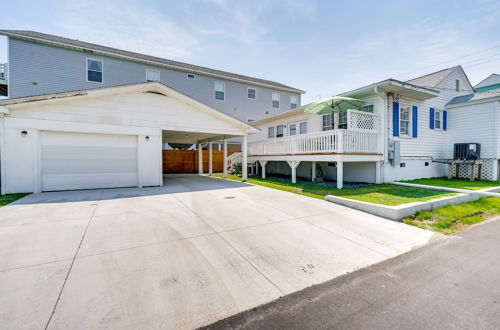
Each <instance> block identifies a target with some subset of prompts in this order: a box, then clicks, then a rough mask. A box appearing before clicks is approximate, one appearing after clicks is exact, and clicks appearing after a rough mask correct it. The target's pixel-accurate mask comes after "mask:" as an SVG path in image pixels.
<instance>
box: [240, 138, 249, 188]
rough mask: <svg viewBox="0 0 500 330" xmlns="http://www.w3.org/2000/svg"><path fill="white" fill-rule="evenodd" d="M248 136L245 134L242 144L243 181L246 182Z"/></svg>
mask: <svg viewBox="0 0 500 330" xmlns="http://www.w3.org/2000/svg"><path fill="white" fill-rule="evenodd" d="M247 159H248V138H247V136H246V135H245V136H243V141H242V144H241V181H243V182H245V181H247V178H248V163H247Z"/></svg>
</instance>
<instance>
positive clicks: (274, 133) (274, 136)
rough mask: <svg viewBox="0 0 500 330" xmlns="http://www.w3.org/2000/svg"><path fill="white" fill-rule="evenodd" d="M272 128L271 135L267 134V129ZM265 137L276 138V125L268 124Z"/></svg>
mask: <svg viewBox="0 0 500 330" xmlns="http://www.w3.org/2000/svg"><path fill="white" fill-rule="evenodd" d="M271 128H272V129H273V136H269V129H271ZM267 138H268V139H275V138H276V126H269V127H268V128H267Z"/></svg>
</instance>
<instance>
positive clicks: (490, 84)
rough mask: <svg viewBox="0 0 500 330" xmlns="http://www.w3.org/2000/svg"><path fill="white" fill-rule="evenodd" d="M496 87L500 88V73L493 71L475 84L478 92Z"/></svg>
mask: <svg viewBox="0 0 500 330" xmlns="http://www.w3.org/2000/svg"><path fill="white" fill-rule="evenodd" d="M494 89H500V74H496V73H493V74H491V75H490V76H489V77H488V78H486V79H484V80H483V81H481V82H480V83H479V84H477V85H476V86H474V90H475V91H476V92H486V91H490V90H494Z"/></svg>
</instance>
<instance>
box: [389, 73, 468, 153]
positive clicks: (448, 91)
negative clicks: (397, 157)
mask: <svg viewBox="0 0 500 330" xmlns="http://www.w3.org/2000/svg"><path fill="white" fill-rule="evenodd" d="M455 79H459V80H460V86H461V89H466V88H467V83H466V78H465V76H464V75H463V74H462V72H460V70H455V71H454V72H452V73H451V74H450V75H449V76H448V77H447V78H446V79H444V80H443V81H442V82H441V83H440V84H439V85H437V86H436V87H435V89H436V90H438V91H439V92H440V93H439V96H437V97H434V98H431V99H428V100H426V101H423V102H422V101H415V100H411V99H406V98H402V99H400V100H399V103H400V104H407V105H410V106H412V105H416V106H417V107H418V127H417V131H418V137H417V138H407V137H393V136H392V102H389V103H390V104H389V114H388V115H389V119H390V120H389V130H388V131H389V132H390V134H389V138H390V139H394V140H398V141H400V142H401V157H402V158H406V159H412V158H415V159H419V158H430V157H432V158H435V159H444V158H448V157H449V155H450V150H451V153H452V152H453V150H452V146H450V144H449V143H447V140H448V135H449V132H450V130H451V129H453V125H454V117H455V115H454V113H452V112H451V111H448V130H447V131H443V130H442V129H441V130H438V129H430V128H429V124H430V123H429V120H430V115H429V108H431V107H432V108H434V109H436V110H445V105H446V104H447V103H448V102H449V101H450V100H451V99H452V98H453V97H455V96H459V95H466V94H470V93H472V90H463V91H460V92H456V91H455ZM390 101H391V100H390ZM441 123H442V122H441ZM441 125H442V124H441ZM410 127H411V124H410ZM410 135H411V133H410Z"/></svg>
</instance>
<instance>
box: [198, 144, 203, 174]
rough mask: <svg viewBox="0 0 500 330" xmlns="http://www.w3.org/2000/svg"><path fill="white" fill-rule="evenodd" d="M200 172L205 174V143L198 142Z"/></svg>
mask: <svg viewBox="0 0 500 330" xmlns="http://www.w3.org/2000/svg"><path fill="white" fill-rule="evenodd" d="M198 174H203V145H202V144H201V143H198Z"/></svg>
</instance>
